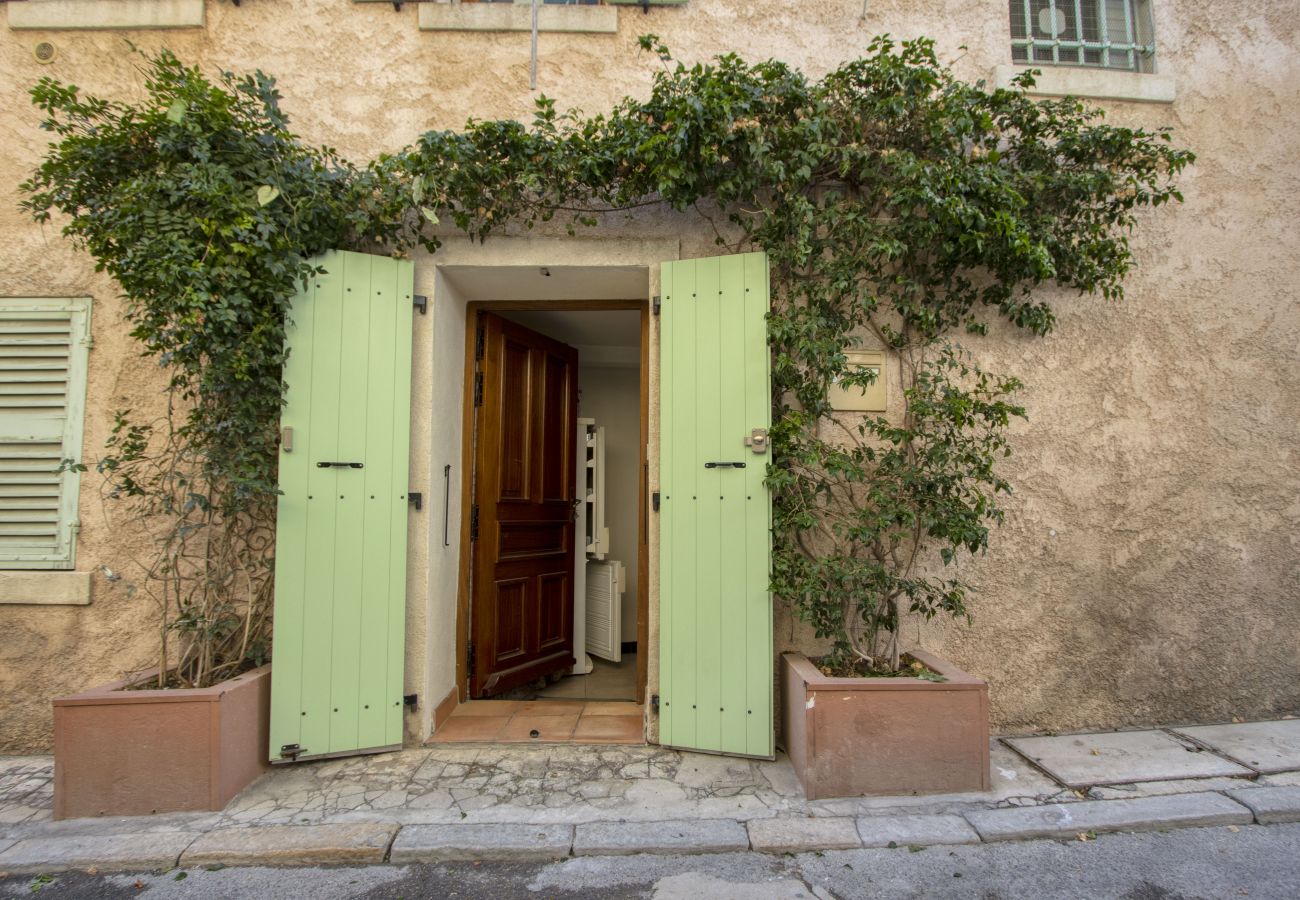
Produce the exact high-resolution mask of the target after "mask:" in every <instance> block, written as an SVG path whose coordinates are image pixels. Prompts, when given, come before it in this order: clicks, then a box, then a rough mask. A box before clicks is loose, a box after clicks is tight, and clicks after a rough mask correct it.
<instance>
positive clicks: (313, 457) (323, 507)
mask: <svg viewBox="0 0 1300 900" xmlns="http://www.w3.org/2000/svg"><path fill="white" fill-rule="evenodd" d="M321 263H322V265H323V266H324V267H325V269H326V272H325V273H324V274H322V275H320V276H319V277H318V278H317V288H316V294H315V296H314V297H313V298H312V303H313V304H315V306H316V313H315V316H314V334H313V343H314V344H315V348H316V352H315V353H313V354H312V370H311V380H312V395H311V405H310V407H309V411H308V425H307V428H306V429H305V430H306V432H307V434H306V437H307V440H306V441H304V442H303V444H304V445H305V446H303V450H304V451H305V453H304V455H305V456H307V458H308V460H309V465H308V469H307V527H306V532H307V539H306V548H305V549H306V555H305V560H304V565H305V567H306V576H305V578H304V583H305V587H304V595H305V597H306V602H307V603H308V604H310V614H309V615H307V616H306V618H305V620H304V622H303V656H302V704H301V705H302V713H303V716H302V740H301V744H302V746H303V748H304V752H310V753H326V752H330V751H329V750H328V749H327V748H329V747H330V746H331V742H330V730H329V726H330V718H331V712H330V709H331V706H330V688H331V677H330V676H331V670H332V669H333V661H332V659H331V654H330V648H331V646H332V643H333V632H334V600H335V596H336V594H335V577H334V576H335V572H334V569H335V564H334V551H335V546H336V545H335V540H334V535H335V531H336V529H337V525H338V515H337V497H338V482H339V479H340V478H342V477H346V475H340V474H339V471H340V470H338V469H334V468H324V469H322V468H319V467H317V466H316V463H317V462H321V461H330V462H337V461H340V458H339V455H338V451H339V442H338V441H339V388H340V384H341V382H342V370H341V365H340V363H341V361H342V358H343V315H342V313H343V294H344V287H345V283H344V282H345V276H344V271H343V268H344V257H343V255H342V254H339V253H331V254H329V255H328V256H327V257H326V258H325V259H323V260H322V261H321ZM349 474H350V473H349Z"/></svg>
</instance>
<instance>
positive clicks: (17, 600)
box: [0, 571, 90, 606]
mask: <svg viewBox="0 0 1300 900" xmlns="http://www.w3.org/2000/svg"><path fill="white" fill-rule="evenodd" d="M10 605H29V606H89V605H90V573H89V572H14V571H9V572H0V606H10Z"/></svg>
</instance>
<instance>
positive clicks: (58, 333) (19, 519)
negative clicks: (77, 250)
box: [0, 297, 90, 569]
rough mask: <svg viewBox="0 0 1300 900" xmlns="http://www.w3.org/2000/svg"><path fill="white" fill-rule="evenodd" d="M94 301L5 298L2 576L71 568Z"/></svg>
mask: <svg viewBox="0 0 1300 900" xmlns="http://www.w3.org/2000/svg"><path fill="white" fill-rule="evenodd" d="M89 334H90V300H89V299H86V298H74V299H64V298H55V297H18V298H13V297H8V298H0V569H71V568H72V567H73V562H74V551H75V541H76V529H77V497H78V490H79V486H80V477H79V476H78V474H77V472H75V471H72V470H67V471H61V470H62V468H63V461H64V460H65V459H73V460H77V461H80V459H81V434H82V418H83V415H84V412H85V397H86V362H87V355H88V349H89V348H88V344H89V339H88V338H89Z"/></svg>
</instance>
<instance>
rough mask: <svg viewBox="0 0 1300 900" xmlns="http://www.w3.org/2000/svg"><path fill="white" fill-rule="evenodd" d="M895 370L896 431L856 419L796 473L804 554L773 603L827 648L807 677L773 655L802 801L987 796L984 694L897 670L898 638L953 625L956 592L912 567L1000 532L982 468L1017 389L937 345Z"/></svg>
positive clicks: (800, 663) (949, 671)
mask: <svg viewBox="0 0 1300 900" xmlns="http://www.w3.org/2000/svg"><path fill="white" fill-rule="evenodd" d="M904 365H908V366H910V367H911V369H910V371H909V372H908V373H907V375H908V377H909V380H910V386H909V387H908V388H907V389H906V391H905V392H904V397H905V404H904V408H903V414H902V416H901V418H900V420H899V421H896V422H894V421H890V419H889V418H887V417H885V416H869V417H864V418H863V419H862V420H861V421H859V422H858V423H857V424H856V425H854V426H853V427H846V428H844V429H843V431H844V438H843V439H842V440H841V441H839V442H838V443H836V444H829V443H827V444H821V445H819V446H817V447H816V451H817V455H816V457H815V458H812V459H807V460H806V462H805V464H806V465H809V466H816V467H817V471H819V472H822V473H825V477H824V478H822V479H821V480H820V481H819V482H818V486H819V487H818V490H817V491H815V492H810V493H808V494H807V495H805V497H804V506H805V509H806V510H807V512H806V513H804V514H806V515H810V516H813V517H814V518H813V520H812V521H813V522H815V526H814V527H813V528H809V529H808V533H807V534H804V535H802V538H803V542H802V543H801V544H800V545H799V546H800V547H801V548H803V549H805V551H806V552H804V553H798V554H795V553H787V554H778V556H779V557H780V559H779V568H778V569H777V586H776V590H777V591H778V592H779V593H782V594H784V595H785V596H787V597H792V598H793V599H794V601H795V605H796V609H797V610H798V612H799V614H800V615H802V616H803V617H804V618H805V619H806V620H808V621H809V622H811V623H812V624H813V625H814V626H815V628H816V630H817V634H818V636H819V637H823V638H829V639H830V642H831V649H830V652H829V653H828V654H826V655H825V656H824V657H822V658H820V659H818V660H816V664H815V665H814V664H812V663H810V662H809V661H808V660H806V659H803V658H802V657H792V656H789V655H787V657H786V658H785V659H784V660H783V666H782V672H783V675H782V684H783V687H784V700H783V703H784V706H783V718H782V722H783V726H784V738H785V745H786V749H787V752H788V753H789V755H790V758H791V761H792V762H793V763H794V765H795V769H796V772H797V773H798V774H799V777H800V780H801V781H802V783H803V785H804V788H805V790H806V791H807V792H808V795H809V797H826V796H846V795H854V794H862V793H916V792H925V791H950V790H978V789H981V788H983V787H987V785H988V740H989V729H988V688H987V685H986V684H985V683H984V682H982V681H980V680H979V679H975V678H972V677H971V676H969V675H966V673H964V672H961V671H960V670H958V669H956V668H955V667H953V666H952V665H951V664H949V663H947V662H945V661H943V660H940V659H939V658H937V657H934V656H931V655H929V654H925V653H922V652H920V651H912V653H911V654H910V657H909V656H905V654H904V653H903V650H902V648H901V646H900V643H899V628H900V625H901V623H902V621H903V617H904V615H905V614H908V613H910V614H913V615H916V616H920V617H922V618H925V619H929V618H932V617H933V616H935V615H938V614H941V613H942V614H948V615H952V616H959V617H964V616H966V615H967V613H966V605H965V599H966V588H965V586H964V585H963V584H962V583H961V582H960V581H959V580H957V579H955V578H940V577H938V576H936V575H933V574H931V573H930V572H929V571H927V569H926V565H927V563H929V564H933V565H935V566H936V567H938V564H939V563H942V564H948V563H952V562H953V561H954V560H955V559H956V557H957V555H958V554H959V553H963V552H964V553H978V552H981V551H983V550H984V549H985V548H986V547H987V545H988V529H989V525H990V524H992V523H996V522H999V521H1001V519H1002V511H1001V509H1000V508H999V507H998V505H997V503H996V498H997V495H998V494H1000V493H1005V492H1007V491H1008V490H1009V486H1008V485H1007V483H1006V481H1005V480H1004V479H1002V478H1001V477H1000V476H999V475H998V474H997V473H996V471H995V468H994V462H995V460H996V459H997V458H998V457H1000V456H1003V455H1005V454H1006V453H1007V452H1008V447H1007V426H1008V425H1009V423H1010V421H1011V419H1012V418H1014V417H1017V416H1023V415H1024V410H1023V408H1021V407H1020V406H1017V405H1015V404H1013V403H1012V402H1011V401H1010V397H1011V395H1012V394H1013V392H1014V391H1015V390H1016V389H1017V388H1018V387H1019V383H1018V382H1017V381H1016V380H1015V379H1012V378H999V377H996V376H993V375H990V374H989V373H987V372H984V371H982V370H980V369H979V368H978V367H976V366H975V365H973V364H972V363H970V362H969V361H968V359H967V358H966V357H965V356H964V355H963V354H962V353H960V352H959V351H958V350H956V349H955V348H953V347H952V346H950V345H947V344H942V345H938V346H937V347H933V346H932V347H928V348H924V349H923V350H919V351H916V352H914V353H912V354H910V355H909V356H905V357H904ZM774 478H775V479H780V478H781V476H780V475H777V476H774ZM798 483H799V482H798V481H797V480H794V479H789V480H786V485H787V487H789V486H792V485H797V484H798ZM788 515H789V514H788V512H787V516H788ZM936 548H937V553H935V552H934V550H935V549H936ZM832 697H834V698H835V699H834V701H833V702H827V701H830V700H831V698H832ZM819 698H820V702H819Z"/></svg>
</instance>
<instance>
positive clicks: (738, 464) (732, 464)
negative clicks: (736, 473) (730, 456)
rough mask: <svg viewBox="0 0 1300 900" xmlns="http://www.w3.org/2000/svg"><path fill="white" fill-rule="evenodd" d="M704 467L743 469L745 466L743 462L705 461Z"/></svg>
mask: <svg viewBox="0 0 1300 900" xmlns="http://www.w3.org/2000/svg"><path fill="white" fill-rule="evenodd" d="M704 468H706V469H743V468H745V464H744V463H743V462H706V463H705V464H704Z"/></svg>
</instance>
